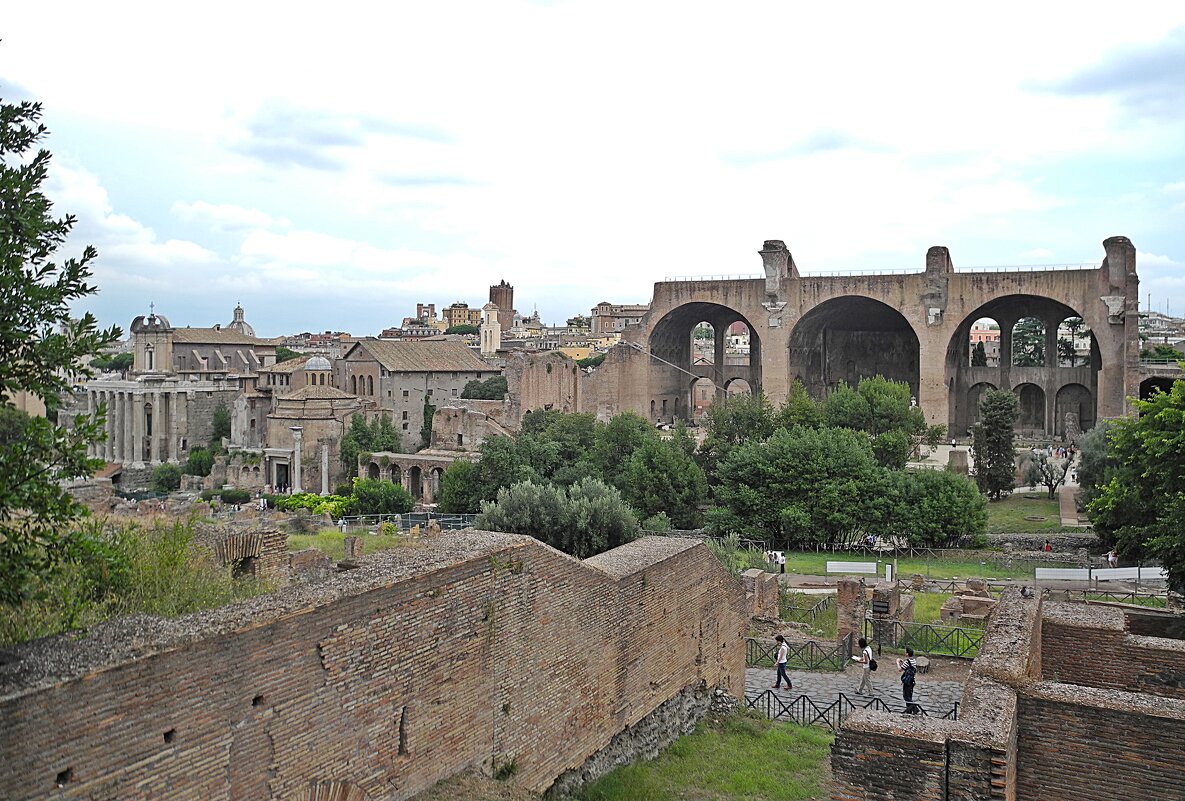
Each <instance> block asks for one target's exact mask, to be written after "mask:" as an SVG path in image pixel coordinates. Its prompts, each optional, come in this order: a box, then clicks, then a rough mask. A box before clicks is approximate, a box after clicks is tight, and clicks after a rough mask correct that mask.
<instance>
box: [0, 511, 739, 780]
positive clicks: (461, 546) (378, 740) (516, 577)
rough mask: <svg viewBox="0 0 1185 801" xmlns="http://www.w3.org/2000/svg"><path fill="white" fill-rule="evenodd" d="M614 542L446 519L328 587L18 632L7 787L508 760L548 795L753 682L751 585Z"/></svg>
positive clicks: (668, 552)
mask: <svg viewBox="0 0 1185 801" xmlns="http://www.w3.org/2000/svg"><path fill="white" fill-rule="evenodd" d="M617 550H618V552H620V553H617V554H616V555H615V554H613V553H611V554H608V555H603V556H602V557H597V558H594V559H592V560H587V561H586V562H584V563H581V562H578V561H577V560H575V559H572V558H570V557H567V556H565V555H563V554H561V553H559V552H557V551H555V550H553V549H551V548H548V547H547V546H545V545H542V544H541V543H539V542H537V541H535V540H533V539H530V538H527V537H517V536H512V535H504V534H491V533H488V532H474V531H469V532H462V533H457V534H446V535H443V536H442V537H441V538H440V540H438V541H437V545H436V546H435V547H434V548H433V549H432V550H427V549H410V548H409V549H396V550H395V551H391V552H386V553H383V554H376V555H374V556H372V557H370V558H368V559H367V560H366V561H365V562H363V563H362V566H361V567H360V568H358V569H356V570H352V571H349V572H347V573H343V574H335V575H334V576H333V578H332V580H331V581H326V582H323V583H320V584H316V585H307V584H294V585H292V586H290V587H287V588H285V589H283V590H281V591H279V592H277V593H274V594H272V595H269V596H264V597H262V598H256V599H252V600H250V601H247V602H244V603H242V604H236V605H234V606H231V607H224V608H222V609H218V610H211V611H209V612H204V613H199V614H197V615H190V616H187V617H183V618H179V619H176V620H171V621H166V620H159V619H154V618H137V619H135V620H123V621H113V622H111V623H108V624H104V625H103V626H100V627H98V628H97V629H96V630H95V631H94V632H92V634H91V636H89V637H87V638H84V639H82V640H80V641H69V640H58V641H41V642H38V643H31V644H28V645H26V646H22V647H21V648H19V649H16V650H15V653H14V654H13V655H6V661H7V662H8V664H7V665H0V719H2V720H4V721H5V727H6V730H5V732H4V736H3V738H0V764H3V765H5V767H6V769H5V771H4V772H3V775H0V797H2V798H5V799H11V800H12V801H22V800H23V799H34V798H38V799H40V798H54V799H57V798H104V799H108V798H111V799H125V798H126V799H158V798H169V799H177V800H180V801H184V800H185V799H202V800H203V801H205V799H238V798H281V799H300V800H301V801H303V799H308V798H312V797H320V796H316V795H311V793H314V792H322V793H323V792H326V791H325V788H326V787H336V788H338V789H337V790H336V792H339V793H341V794H342V795H341V797H350V798H355V797H356V798H359V799H361V798H371V799H378V798H395V799H402V798H407V797H409V796H410V795H413V794H415V793H416V792H418V791H420V790H422V789H424V788H426V787H429V786H431V785H432V784H434V783H435V782H436V781H438V780H440V779H442V778H445V777H447V776H449V775H451V774H453V773H455V772H457V771H460V770H463V769H466V768H469V767H474V766H479V767H482V768H484V769H486V770H492V769H493V768H494V767H495V766H496V765H498V764H507V763H511V762H513V763H514V764H515V765H516V766H517V772H516V773H515V775H514V778H513V779H512V781H514V782H515V783H518V784H520V785H522V786H524V787H527V788H530V789H532V790H542V789H545V788H546V787H547V786H548V785H549V784H550V783H551V782H552V780H553V779H554V778H555V777H556V776H558V775H560V774H561V773H562V772H563V771H565V770H568V769H571V768H575V767H578V766H580V765H581V764H582V763H583V762H584V761H585V760H586V759H587V758H588V757H589V756H591V755H592V754H594V753H596V752H597V751H598V750H599V749H601V748H603V747H605V746H606V745H607V744H608V743H609V742H610V740H611V738H612V737H613V736H614V735H615V734H617V733H618V732H619V731H621V730H622V729H624V728H625V727H627V726H630V725H632V724H634V723H636V722H637V721H639V720H641V719H642V718H643V717H645V716H646V715H647V714H648V713H649V712H650V711H651V710H653V709H655V708H656V707H657V706H659V705H660V704H661V703H663V702H664V701H667V700H668V699H670V698H672V697H674V696H675V695H677V694H678V693H679V692H680V691H681V690H683V689H684V688H686V687H688V686H691V685H695V684H698V683H700V682H705V683H706V684H707V685H709V686H712V685H720V686H723V687H725V688H728V689H730V690H731V691H732V692H733V693H734V694H736V695H739V694H741V692H742V688H743V684H744V640H743V634H744V631H745V626H746V617H745V601H744V595H743V590H742V588H741V586H740V582H738V581H737V580H736V579H734V578H732V577H731V576H729V575H728V574H727V573H726V572H725V571H724V570H723V569H722V568H721V566H720V565H719V563H718V562H717V561H716V560H715V558H714V557H713V556H712V555H711V553H710V552H709V551H708V550H707V549H706V548H705V547H704V546H703V545H702V544H698V543H694V542H690V541H682V540H675V539H670V538H646V539H644V540H641V541H639V542H637V543H633V544H631V545H630V546H625V547H624V548H622V549H617ZM59 780H60V781H61V783H62V785H63V786H62V787H60V788H55V784H56V783H58V781H59ZM318 787H319V788H321V789H320V790H315V789H314V788H318ZM347 793H353V795H346V794H347Z"/></svg>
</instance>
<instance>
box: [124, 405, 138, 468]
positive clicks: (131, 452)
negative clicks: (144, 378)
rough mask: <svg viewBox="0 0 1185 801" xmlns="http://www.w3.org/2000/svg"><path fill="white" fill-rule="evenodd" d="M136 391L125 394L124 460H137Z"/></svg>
mask: <svg viewBox="0 0 1185 801" xmlns="http://www.w3.org/2000/svg"><path fill="white" fill-rule="evenodd" d="M135 429H136V393H134V392H125V393H124V394H123V461H124V463H125V464H131V463H132V462H134V461H136V430H135Z"/></svg>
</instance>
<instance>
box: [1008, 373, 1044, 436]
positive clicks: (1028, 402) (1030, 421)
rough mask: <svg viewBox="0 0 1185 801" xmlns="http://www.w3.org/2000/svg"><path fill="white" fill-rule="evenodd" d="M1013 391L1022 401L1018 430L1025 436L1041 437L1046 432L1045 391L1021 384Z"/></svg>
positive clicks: (1032, 385)
mask: <svg viewBox="0 0 1185 801" xmlns="http://www.w3.org/2000/svg"><path fill="white" fill-rule="evenodd" d="M1012 391H1013V392H1015V393H1016V397H1017V399H1018V400H1019V401H1020V413H1019V414H1018V415H1017V418H1016V429H1017V430H1018V431H1020V432H1023V433H1025V434H1030V435H1034V436H1037V435H1040V434H1041V433H1042V432H1044V430H1045V390H1043V389H1041V387H1039V386H1037V385H1036V384H1021V385H1020V386H1018V387H1014V388H1013V390H1012Z"/></svg>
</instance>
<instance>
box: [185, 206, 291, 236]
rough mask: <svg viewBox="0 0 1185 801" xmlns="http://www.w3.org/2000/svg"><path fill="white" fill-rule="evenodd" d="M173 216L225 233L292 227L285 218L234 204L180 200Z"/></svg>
mask: <svg viewBox="0 0 1185 801" xmlns="http://www.w3.org/2000/svg"><path fill="white" fill-rule="evenodd" d="M172 211H173V214H174V215H176V216H177V218H178V219H181V220H185V221H186V222H197V223H201V224H203V225H208V226H210V227H211V228H217V229H221V230H224V231H242V230H247V229H251V228H288V227H290V226H291V225H292V223H291V222H290V221H289V220H286V219H284V218H283V217H273V216H272V215H270V214H268V213H267V212H265V211H260V210H259V209H248V208H244V207H243V206H236V205H234V204H232V203H219V204H215V203H207V202H206V201H204V200H195V201H192V202H186V201H183V200H178V201H177V202H175V203H174V204H173V209H172Z"/></svg>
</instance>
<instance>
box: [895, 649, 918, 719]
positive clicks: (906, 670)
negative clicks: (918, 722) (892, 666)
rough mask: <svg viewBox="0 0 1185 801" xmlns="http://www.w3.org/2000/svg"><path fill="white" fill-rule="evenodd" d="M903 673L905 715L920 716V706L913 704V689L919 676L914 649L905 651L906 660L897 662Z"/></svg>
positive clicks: (902, 691)
mask: <svg viewBox="0 0 1185 801" xmlns="http://www.w3.org/2000/svg"><path fill="white" fill-rule="evenodd" d="M897 668H898V669H899V670H900V671H901V698H902V699H903V700H904V701H905V714H907V715H916V714H918V711H919V710H918V705H917V704H915V703H914V702H913V688H914V684H915V682H916V681H917V676H918V663H917V660H915V659H914V658H913V649H912V648H906V649H905V658H904V659H898V660H897Z"/></svg>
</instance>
